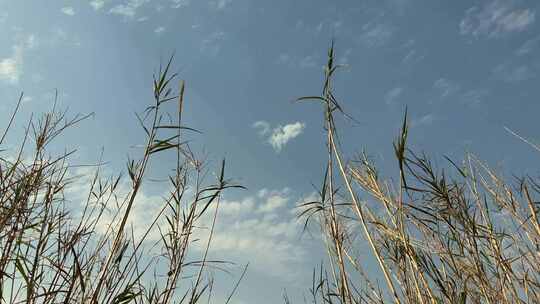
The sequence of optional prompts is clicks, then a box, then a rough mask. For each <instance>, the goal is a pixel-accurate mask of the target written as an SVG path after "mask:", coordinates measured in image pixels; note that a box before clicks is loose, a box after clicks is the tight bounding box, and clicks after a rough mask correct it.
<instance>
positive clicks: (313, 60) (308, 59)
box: [276, 53, 322, 69]
mask: <svg viewBox="0 0 540 304" xmlns="http://www.w3.org/2000/svg"><path fill="white" fill-rule="evenodd" d="M276 63H277V64H283V65H286V66H289V67H291V68H297V67H298V68H304V69H306V68H315V67H318V66H322V62H321V61H320V56H319V55H306V56H303V57H302V56H292V55H289V54H287V53H281V54H280V55H279V56H278V58H277V59H276Z"/></svg>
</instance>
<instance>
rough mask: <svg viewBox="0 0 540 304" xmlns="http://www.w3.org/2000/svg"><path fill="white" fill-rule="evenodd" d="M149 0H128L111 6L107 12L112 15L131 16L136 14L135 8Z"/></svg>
mask: <svg viewBox="0 0 540 304" xmlns="http://www.w3.org/2000/svg"><path fill="white" fill-rule="evenodd" d="M148 1H149V0H128V1H127V2H125V3H123V4H117V5H115V6H113V7H112V8H111V9H110V10H109V13H110V14H113V15H119V16H123V17H125V18H133V17H135V15H136V14H137V9H138V8H139V7H141V6H142V5H143V4H145V3H147V2H148Z"/></svg>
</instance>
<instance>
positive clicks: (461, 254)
mask: <svg viewBox="0 0 540 304" xmlns="http://www.w3.org/2000/svg"><path fill="white" fill-rule="evenodd" d="M339 68H340V66H339V65H335V64H334V47H333V44H332V46H331V47H330V49H329V52H328V63H327V65H326V68H325V78H324V84H323V92H322V94H321V95H320V96H308V97H302V98H299V99H298V101H317V102H320V103H322V105H323V109H324V113H325V116H324V123H325V130H326V144H327V154H328V162H327V164H326V166H325V168H324V171H325V177H324V180H323V183H322V186H321V189H320V191H319V197H320V199H319V200H317V201H314V202H308V203H304V204H302V205H301V206H300V208H301V212H300V215H299V216H300V217H302V218H304V219H305V221H306V226H307V225H308V224H309V222H310V221H311V220H315V219H316V221H315V222H316V223H317V224H318V227H319V228H320V231H321V233H322V235H323V240H324V242H325V246H326V249H327V253H328V258H329V266H328V267H326V268H325V267H323V266H321V267H320V269H319V270H318V271H317V272H314V275H313V282H314V283H313V286H312V288H311V289H310V292H311V294H312V302H313V303H319V302H320V303H345V304H349V303H386V302H393V303H425V304H427V303H429V304H438V303H449V304H450V303H452V304H453V303H540V249H539V248H540V222H539V219H538V217H539V214H538V213H539V212H540V204H539V203H538V201H539V198H538V197H539V195H540V180H538V179H537V178H532V177H529V176H526V177H523V178H515V179H514V180H511V181H508V180H505V179H504V178H503V177H501V176H500V175H498V174H497V173H496V172H495V171H494V170H492V169H490V168H489V167H488V166H487V165H486V164H485V163H483V162H482V161H480V160H479V159H478V158H477V157H475V156H474V155H470V154H468V155H466V156H465V158H464V160H463V162H462V163H461V164H460V165H458V164H456V163H455V162H454V161H452V160H450V159H449V158H447V159H446V160H447V161H448V164H449V166H450V169H449V170H448V169H447V170H446V171H444V170H437V169H436V168H435V167H434V166H433V165H432V162H431V160H430V158H429V157H428V156H427V155H425V154H423V153H417V152H414V151H413V150H412V149H411V148H409V147H408V145H407V138H408V132H409V129H408V122H407V113H406V112H405V118H404V120H403V126H402V128H401V130H400V133H399V135H398V137H397V139H396V140H395V142H394V152H395V157H396V160H397V164H398V166H397V168H398V172H397V173H396V179H395V180H397V182H393V181H392V180H391V179H389V180H383V179H382V178H381V177H380V175H379V173H378V170H377V167H376V165H375V164H373V162H372V161H371V160H370V159H369V157H367V156H366V154H365V153H363V154H361V155H360V156H358V157H355V158H353V159H352V160H350V161H345V160H344V156H343V154H342V153H341V151H340V144H339V141H338V132H337V130H336V126H335V123H334V116H335V114H336V113H339V114H345V112H344V111H343V108H342V107H341V105H340V104H339V103H338V101H337V100H336V98H335V95H334V93H333V91H332V78H333V76H334V74H335V72H336V71H337V70H338V69H339ZM340 186H344V188H345V190H343V192H344V193H342V192H341V191H340V190H339V187H340ZM340 193H341V195H343V198H342V196H340ZM360 197H362V198H363V199H360ZM366 243H367V246H368V248H369V252H371V257H373V258H375V260H376V262H377V267H375V266H374V265H370V266H369V269H366V266H368V265H366V261H367V260H370V259H369V258H368V257H367V256H365V255H360V254H357V253H356V252H358V250H357V249H361V248H364V247H365V246H366V245H365V244H366ZM377 269H378V270H379V271H378V274H377V273H376V274H373V273H374V270H377ZM368 270H369V271H368ZM375 272H376V271H375ZM381 277H382V279H383V282H384V285H385V286H380V285H379V283H380V281H379V279H380V278H381Z"/></svg>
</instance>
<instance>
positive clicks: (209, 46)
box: [200, 30, 226, 56]
mask: <svg viewBox="0 0 540 304" xmlns="http://www.w3.org/2000/svg"><path fill="white" fill-rule="evenodd" d="M225 36H226V35H225V32H224V31H220V30H218V31H215V32H213V33H211V34H210V35H208V36H207V37H206V38H205V39H203V41H202V42H201V47H200V50H201V52H202V53H204V54H207V55H210V56H217V55H218V54H219V52H220V51H221V43H222V42H223V41H224V40H225Z"/></svg>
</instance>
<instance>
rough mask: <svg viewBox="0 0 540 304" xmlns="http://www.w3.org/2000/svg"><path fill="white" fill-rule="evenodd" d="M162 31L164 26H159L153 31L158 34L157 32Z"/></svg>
mask: <svg viewBox="0 0 540 304" xmlns="http://www.w3.org/2000/svg"><path fill="white" fill-rule="evenodd" d="M164 31H165V27H163V26H159V27H157V28H156V29H155V30H154V33H156V34H158V35H159V34H161V33H163V32H164Z"/></svg>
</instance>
